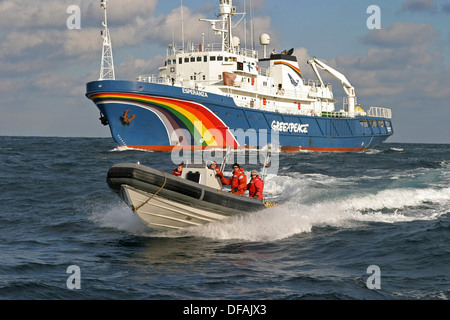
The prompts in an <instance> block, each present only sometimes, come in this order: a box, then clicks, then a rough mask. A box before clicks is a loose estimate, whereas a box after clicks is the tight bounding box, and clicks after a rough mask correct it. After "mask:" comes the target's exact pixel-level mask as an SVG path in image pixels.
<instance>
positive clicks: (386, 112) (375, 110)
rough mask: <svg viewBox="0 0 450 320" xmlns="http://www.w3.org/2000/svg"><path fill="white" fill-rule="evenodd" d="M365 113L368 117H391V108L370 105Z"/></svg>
mask: <svg viewBox="0 0 450 320" xmlns="http://www.w3.org/2000/svg"><path fill="white" fill-rule="evenodd" d="M367 115H368V116H369V117H377V118H388V119H392V110H391V109H388V108H381V107H370V109H369V111H368V112H367Z"/></svg>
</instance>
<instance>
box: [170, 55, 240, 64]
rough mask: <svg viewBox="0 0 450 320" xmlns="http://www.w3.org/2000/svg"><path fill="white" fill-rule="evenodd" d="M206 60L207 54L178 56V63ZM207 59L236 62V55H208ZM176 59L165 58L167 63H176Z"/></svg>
mask: <svg viewBox="0 0 450 320" xmlns="http://www.w3.org/2000/svg"><path fill="white" fill-rule="evenodd" d="M202 61H203V62H208V56H198V57H185V58H178V64H183V62H184V63H190V62H202ZM209 61H226V62H237V58H236V57H224V56H209ZM176 62H177V61H176V59H169V60H167V64H168V65H171V64H176Z"/></svg>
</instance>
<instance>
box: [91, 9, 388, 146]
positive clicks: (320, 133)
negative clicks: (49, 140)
mask: <svg viewBox="0 0 450 320" xmlns="http://www.w3.org/2000/svg"><path fill="white" fill-rule="evenodd" d="M218 4H219V14H218V16H217V18H216V19H202V20H203V21H205V22H208V23H209V24H210V26H211V28H212V30H213V32H214V33H215V34H216V35H217V36H218V38H220V39H221V41H220V43H217V44H215V43H208V44H206V43H205V41H204V38H203V40H202V43H200V44H194V43H193V42H188V43H187V44H185V43H184V40H183V44H181V45H177V44H175V43H171V44H169V45H168V48H167V53H166V58H165V62H164V65H163V66H161V67H160V68H159V74H158V75H146V76H138V77H137V78H136V80H133V81H128V80H116V79H115V73H114V63H113V57H112V45H111V38H110V34H109V29H108V26H107V16H106V0H102V1H101V5H102V7H103V9H104V14H105V20H104V22H103V26H104V31H102V35H103V40H104V41H103V53H102V65H101V70H100V78H99V80H97V81H93V82H89V83H88V84H87V92H86V96H87V98H89V99H90V100H92V101H93V102H94V103H95V105H96V106H97V108H98V109H99V110H100V120H101V122H102V123H103V124H104V125H108V126H109V128H110V131H111V135H112V137H113V139H114V140H115V141H116V142H117V144H118V146H120V147H126V148H133V149H141V150H152V151H172V150H174V148H182V149H191V150H199V149H200V150H203V149H207V148H217V149H226V148H232V149H242V148H250V149H251V148H256V149H259V148H264V147H267V146H270V147H271V148H272V149H273V148H278V150H279V151H282V152H283V151H286V152H297V151H302V150H310V151H327V152H350V151H364V150H366V149H369V148H373V147H375V146H377V145H379V144H381V143H382V142H383V141H385V140H386V139H387V138H388V137H390V136H391V135H393V134H394V129H393V125H392V112H391V110H390V109H389V108H384V107H374V106H371V107H369V108H366V109H365V110H364V109H363V108H362V107H361V106H360V105H358V103H357V97H356V94H355V88H354V87H353V85H352V84H351V83H350V82H349V81H348V79H347V78H346V77H345V76H344V75H343V74H342V73H340V72H339V71H337V70H336V69H334V68H332V67H331V66H329V65H327V64H326V63H324V62H323V61H321V60H319V59H317V58H313V59H311V60H308V61H307V63H308V65H309V66H310V67H311V68H312V70H313V72H314V74H315V75H316V76H317V79H315V80H304V79H303V76H302V73H301V70H300V67H299V63H298V61H297V58H296V56H295V55H294V54H293V53H294V50H293V49H291V50H284V51H282V52H278V53H277V52H276V51H274V52H271V53H269V54H267V46H268V45H269V44H270V36H269V35H268V34H262V35H261V36H260V44H261V47H260V49H261V51H263V53H261V54H260V52H258V50H255V49H254V48H252V49H248V48H247V47H246V46H245V45H241V40H240V39H239V37H237V36H235V35H234V30H235V29H234V28H235V27H236V25H237V23H238V22H239V21H242V16H244V15H245V13H239V12H238V11H237V9H236V7H234V6H233V3H232V0H219V3H218ZM239 16H241V19H240V20H239V21H238V22H235V20H237V19H238V18H239ZM183 39H184V36H183ZM260 55H262V57H260ZM320 70H321V71H325V72H327V73H329V74H330V75H331V76H332V77H334V78H335V79H337V81H339V82H340V84H341V85H342V87H343V90H344V92H345V95H346V96H345V97H344V99H343V101H342V107H337V103H338V100H337V99H335V97H334V94H333V90H332V86H331V84H329V83H325V82H324V81H323V79H322V76H321V74H320V73H319V71H320Z"/></svg>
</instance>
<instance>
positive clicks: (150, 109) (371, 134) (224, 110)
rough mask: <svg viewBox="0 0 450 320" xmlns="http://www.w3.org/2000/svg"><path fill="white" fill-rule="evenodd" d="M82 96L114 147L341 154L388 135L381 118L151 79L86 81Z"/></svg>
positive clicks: (389, 128) (387, 126) (376, 142)
mask: <svg viewBox="0 0 450 320" xmlns="http://www.w3.org/2000/svg"><path fill="white" fill-rule="evenodd" d="M86 96H87V97H88V98H89V99H91V100H92V101H93V102H94V103H95V104H96V106H97V107H98V109H99V110H100V112H101V114H102V115H103V116H104V117H105V118H106V120H107V121H108V124H109V127H110V130H111V135H112V137H113V138H114V140H115V141H116V142H117V144H118V145H119V146H126V147H129V148H135V149H143V150H152V151H172V150H173V149H174V148H183V149H195V150H198V149H207V148H227V147H232V148H236V149H238V148H260V147H264V146H267V145H268V144H271V145H277V146H279V147H280V149H281V151H287V152H296V151H301V150H311V151H329V152H333V151H337V152H349V151H363V150H365V149H368V148H373V147H375V146H377V145H379V144H381V143H382V142H383V141H385V140H386V139H387V138H388V137H390V136H391V135H392V134H393V133H394V132H393V127H392V123H391V120H390V119H387V118H379V117H376V118H375V117H360V116H358V117H354V118H329V117H321V116H320V117H319V116H311V115H294V114H281V113H278V112H270V111H264V110H259V109H253V108H244V107H238V106H236V104H235V103H234V101H233V99H231V98H230V97H226V96H222V95H217V94H212V93H209V92H203V91H198V90H191V89H187V88H182V87H175V86H168V85H161V84H155V83H144V82H137V81H117V80H105V81H94V82H90V83H88V84H87V93H86ZM124 120H125V121H124ZM374 123H375V124H376V125H373V124H374Z"/></svg>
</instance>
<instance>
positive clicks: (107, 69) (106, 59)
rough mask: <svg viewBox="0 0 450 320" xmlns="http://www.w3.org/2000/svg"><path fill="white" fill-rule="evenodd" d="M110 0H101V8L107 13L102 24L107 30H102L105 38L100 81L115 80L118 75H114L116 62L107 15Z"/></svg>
mask: <svg viewBox="0 0 450 320" xmlns="http://www.w3.org/2000/svg"><path fill="white" fill-rule="evenodd" d="M107 1H108V0H100V6H101V7H102V8H103V10H104V12H105V20H104V21H103V22H102V25H103V27H105V30H102V32H101V35H102V37H103V49H102V64H101V66H100V78H99V80H115V79H116V75H115V73H114V61H113V54H112V45H111V37H110V35H109V29H108V19H107V15H106V2H107Z"/></svg>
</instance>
